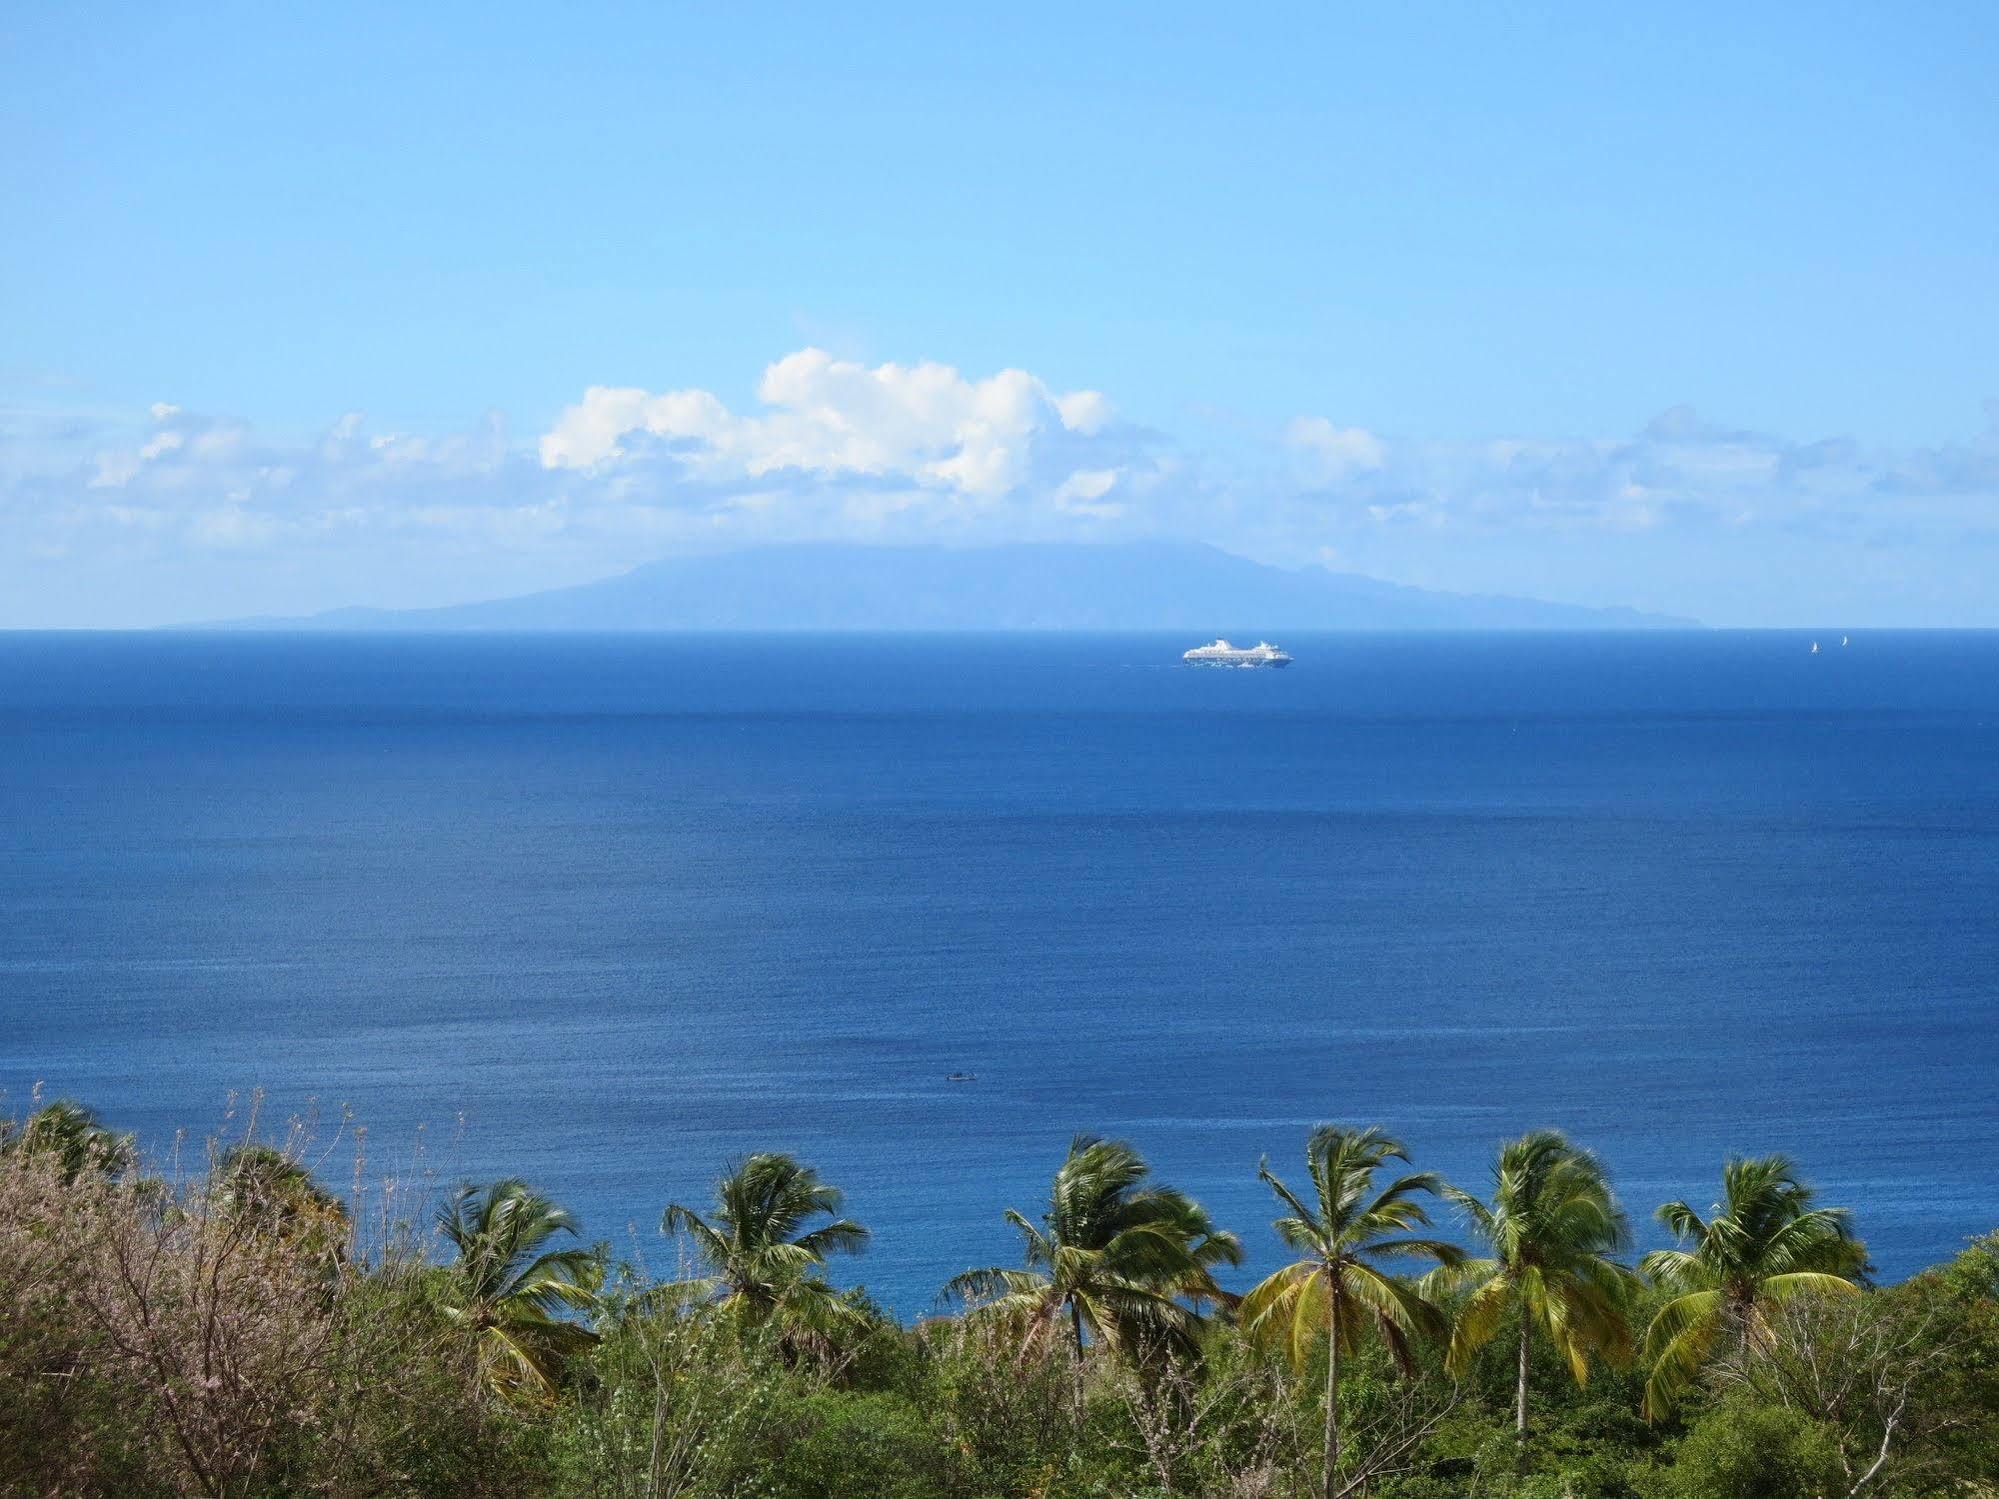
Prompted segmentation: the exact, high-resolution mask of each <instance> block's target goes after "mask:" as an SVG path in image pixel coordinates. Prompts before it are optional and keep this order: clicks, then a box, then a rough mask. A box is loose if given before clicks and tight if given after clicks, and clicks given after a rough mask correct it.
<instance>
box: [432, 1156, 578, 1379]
mask: <svg viewBox="0 0 1999 1499" xmlns="http://www.w3.org/2000/svg"><path fill="white" fill-rule="evenodd" d="M437 1222H438V1227H439V1228H440V1229H441V1230H442V1231H443V1234H444V1238H445V1240H446V1242H447V1243H449V1244H450V1245H451V1246H452V1248H453V1249H454V1250H455V1251H456V1259H455V1261H454V1262H453V1264H452V1266H451V1270H452V1292H453V1294H452V1295H450V1296H449V1297H448V1299H447V1304H446V1306H445V1307H444V1313H445V1315H446V1316H447V1317H449V1318H450V1319H451V1320H452V1321H453V1322H455V1323H457V1324H458V1325H459V1326H460V1327H461V1328H463V1329H464V1330H465V1331H466V1332H467V1333H469V1334H470V1335H471V1338H472V1342H473V1347H474V1349H475V1352H476V1357H477V1360H478V1365H479V1369H480V1372H481V1374H482V1376H483V1377H484V1379H485V1381H486V1384H487V1386H488V1388H490V1389H491V1390H492V1391H493V1392H494V1393H495V1394H497V1395H499V1396H501V1397H502V1398H504V1399H508V1400H517V1401H529V1400H545V1399H549V1398H551V1397H553V1396H554V1395H555V1393H556V1392H557V1390H558V1389H559V1388H560V1387H561V1383H562V1375H563V1372H564V1368H565V1366H566V1364H567V1363H568V1360H569V1359H570V1358H571V1357H572V1356H573V1355H575V1354H577V1353H579V1352H581V1351H582V1350H583V1349H584V1348H587V1347H588V1346H589V1345H590V1344H591V1343H593V1342H595V1341H596V1337H595V1335H594V1334H593V1333H591V1332H590V1330H589V1329H588V1328H586V1327H584V1326H582V1325H581V1324H580V1323H577V1322H573V1321H569V1320H566V1319H565V1317H564V1315H563V1314H564V1313H566V1312H578V1311H588V1310H590V1309H592V1308H593V1307H594V1306H595V1305H596V1299H597V1297H596V1293H597V1288H598V1287H599V1286H600V1285H601V1284H602V1283H603V1276H604V1267H603V1262H602V1261H601V1260H600V1259H599V1258H598V1256H597V1254H596V1253H595V1252H594V1251H593V1250H589V1249H582V1248H564V1249H550V1248H547V1247H546V1246H547V1245H548V1243H549V1241H550V1240H551V1239H553V1238H554V1237H555V1236H556V1235H557V1234H562V1233H566V1234H570V1235H574V1234H575V1233H576V1220H575V1219H574V1218H572V1217H571V1216H570V1215H569V1213H567V1212H566V1211H564V1210H563V1209H562V1208H560V1207H557V1206H556V1205H555V1203H553V1202H551V1201H550V1200H549V1199H548V1198H546V1197H544V1196H542V1195H541V1194H540V1193H539V1192H536V1191H535V1190H534V1189H533V1188H532V1187H530V1186H529V1185H528V1184H527V1183H526V1182H523V1181H520V1180H518V1179H515V1178H508V1179H506V1180H504V1181H497V1182H494V1183H493V1184H492V1185H491V1186H489V1187H486V1188H484V1189H481V1188H479V1187H475V1186H471V1185H467V1186H464V1187H461V1188H459V1190H458V1191H457V1192H456V1193H455V1194H454V1195H453V1197H452V1199H451V1201H450V1202H449V1203H448V1204H447V1205H446V1206H445V1207H444V1208H443V1209H442V1210H441V1211H440V1212H439V1213H438V1215H437Z"/></svg>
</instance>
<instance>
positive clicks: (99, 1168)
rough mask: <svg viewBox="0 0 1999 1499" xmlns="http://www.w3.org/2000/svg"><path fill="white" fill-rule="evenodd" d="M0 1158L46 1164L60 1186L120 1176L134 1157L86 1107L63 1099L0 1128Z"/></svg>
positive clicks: (126, 1141) (124, 1140)
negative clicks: (59, 1177)
mask: <svg viewBox="0 0 1999 1499" xmlns="http://www.w3.org/2000/svg"><path fill="white" fill-rule="evenodd" d="M0 1154H7V1155H23V1156H35V1157H38V1158H40V1159H43V1160H46V1161H49V1162H51V1163H52V1164H53V1165H54V1167H55V1169H56V1170H57V1171H58V1172H60V1173H61V1175H62V1179H63V1180H64V1181H65V1182H74V1181H76V1180H77V1179H78V1178H80V1177H82V1176H84V1175H86V1174H87V1175H92V1176H103V1177H115V1176H120V1175H123V1174H124V1173H125V1172H127V1171H129V1170H131V1169H132V1165H133V1161H134V1158H135V1151H134V1149H133V1145H132V1137H131V1136H130V1135H121V1134H119V1133H117V1132H116V1131H114V1130H108V1129H106V1128H105V1127H104V1126H103V1125H102V1124H100V1123H99V1122H98V1119H97V1116H96V1115H95V1114H93V1113H92V1112H91V1111H90V1110H89V1109H87V1108H85V1107H84V1106H83V1105H82V1104H80V1103H77V1102H76V1101H75V1100H73V1099H68V1098H58V1099H55V1100H54V1101H53V1102H50V1103H45V1104H43V1105H42V1106H41V1107H40V1108H38V1109H36V1110H35V1111H34V1112H33V1113H32V1114H30V1115H28V1117H27V1118H26V1119H24V1120H22V1121H21V1123H20V1124H19V1125H18V1126H14V1125H11V1124H0Z"/></svg>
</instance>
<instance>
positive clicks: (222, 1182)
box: [208, 1141, 350, 1275]
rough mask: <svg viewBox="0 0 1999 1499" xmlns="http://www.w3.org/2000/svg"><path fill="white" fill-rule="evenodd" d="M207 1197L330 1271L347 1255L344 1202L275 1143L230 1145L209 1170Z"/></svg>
mask: <svg viewBox="0 0 1999 1499" xmlns="http://www.w3.org/2000/svg"><path fill="white" fill-rule="evenodd" d="M208 1191H209V1201H210V1203H211V1204H212V1205H213V1206H214V1208H215V1209H216V1210H217V1211H219V1212H220V1213H221V1214H222V1215H223V1216H224V1217H226V1218H228V1219H229V1220H230V1221H232V1222H234V1223H238V1224H241V1225H243V1226H245V1227H247V1228H249V1229H251V1230H253V1231H254V1232H256V1233H257V1234H259V1235H260V1236H262V1237H264V1238H266V1239H268V1240H269V1241H270V1242H272V1243H276V1244H282V1245H284V1246H286V1247H287V1248H289V1249H291V1250H292V1251H294V1252H295V1253H297V1254H298V1255H300V1257H301V1258H303V1259H304V1260H305V1261H306V1262H307V1263H309V1264H312V1265H314V1266H316V1267H317V1268H319V1269H320V1270H321V1271H323V1272H325V1273H327V1274H329V1275H330V1274H331V1273H333V1272H334V1271H336V1270H338V1269H339V1267H340V1266H341V1264H342V1263H344V1262H345V1260H346V1258H347V1241H348V1237H349V1228H350V1225H349V1223H348V1217H347V1208H346V1205H345V1204H344V1203H342V1202H341V1200H340V1199H339V1198H338V1197H335V1196H334V1195H333V1194H332V1193H331V1192H328V1191H327V1190H326V1189H325V1188H324V1187H322V1186H320V1184H319V1183H318V1182H317V1181H315V1180H314V1179H313V1175H312V1172H311V1171H310V1170H309V1169H307V1167H306V1166H305V1165H304V1164H303V1163H302V1162H300V1161H298V1160H296V1159H294V1158H293V1157H292V1156H290V1155H287V1154H286V1153H285V1152H284V1151H282V1150H279V1149H278V1148H277V1147H275V1146H271V1145H261V1144H257V1143H255V1142H251V1141H245V1142H243V1143H241V1144H237V1145H232V1146H230V1147H229V1149H227V1150H226V1151H224V1152H223V1153H222V1154H221V1155H220V1156H219V1157H218V1158H217V1159H216V1162H215V1165H214V1166H213V1167H212V1168H211V1169H210V1171H209V1185H208Z"/></svg>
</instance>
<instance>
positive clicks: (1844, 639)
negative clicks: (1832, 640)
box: [1839, 635, 1846, 645]
mask: <svg viewBox="0 0 1999 1499" xmlns="http://www.w3.org/2000/svg"><path fill="white" fill-rule="evenodd" d="M1839 643H1840V644H1841V645H1845V644H1846V637H1845V636H1844V635H1842V636H1840V637H1839Z"/></svg>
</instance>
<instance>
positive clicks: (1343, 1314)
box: [1239, 1125, 1464, 1493]
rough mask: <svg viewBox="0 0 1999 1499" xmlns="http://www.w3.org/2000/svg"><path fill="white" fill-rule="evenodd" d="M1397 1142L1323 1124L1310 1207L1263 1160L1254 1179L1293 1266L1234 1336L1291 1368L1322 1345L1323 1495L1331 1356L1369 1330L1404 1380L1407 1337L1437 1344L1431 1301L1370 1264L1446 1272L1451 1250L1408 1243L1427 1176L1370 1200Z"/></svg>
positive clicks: (1434, 1184)
mask: <svg viewBox="0 0 1999 1499" xmlns="http://www.w3.org/2000/svg"><path fill="white" fill-rule="evenodd" d="M1408 1159H1409V1156H1408V1152H1406V1151H1405V1150H1404V1149H1403V1148H1402V1145H1401V1142H1400V1141H1398V1140H1394V1139H1391V1138H1390V1137H1389V1136H1387V1135H1385V1134H1383V1133H1381V1131H1379V1130H1376V1129H1364V1130H1342V1129H1336V1128H1334V1127H1333V1126H1331V1125H1323V1126H1321V1127H1320V1128H1319V1129H1317V1130H1314V1131H1313V1132H1312V1137H1311V1139H1310V1140H1308V1141H1307V1142H1306V1144H1305V1161H1306V1165H1307V1166H1308V1167H1309V1168H1310V1170H1311V1173H1312V1188H1313V1202H1312V1203H1311V1205H1309V1206H1308V1205H1307V1204H1305V1203H1303V1202H1301V1201H1299V1200H1298V1198H1297V1196H1296V1195H1295V1194H1294V1193H1293V1192H1292V1191H1291V1189H1290V1188H1289V1187H1287V1186H1285V1185H1284V1183H1283V1182H1281V1181H1280V1180H1278V1179H1277V1177H1275V1176H1273V1175H1272V1174H1271V1171H1270V1163H1269V1162H1268V1161H1265V1162H1264V1163H1263V1165H1262V1166H1261V1167H1260V1168H1259V1169H1258V1172H1257V1174H1258V1175H1259V1176H1261V1177H1262V1178H1263V1180H1264V1181H1265V1182H1267V1183H1268V1184H1269V1186H1270V1190H1271V1191H1273V1192H1275V1193H1276V1194H1277V1196H1278V1200H1279V1201H1281V1202H1282V1203H1283V1204H1284V1205H1285V1206H1286V1207H1288V1208H1290V1209H1291V1211H1290V1213H1288V1214H1287V1215H1286V1216H1284V1217H1282V1218H1279V1219H1278V1220H1277V1222H1276V1223H1275V1224H1274V1225H1272V1226H1273V1227H1274V1228H1275V1229H1276V1230H1277V1237H1278V1238H1280V1239H1282V1240H1283V1241H1284V1242H1285V1244H1286V1245H1288V1246H1289V1247H1290V1248H1292V1249H1295V1250H1298V1251H1300V1252H1301V1253H1302V1254H1303V1256H1304V1257H1303V1258H1302V1259H1300V1260H1297V1261H1296V1262H1294V1263H1292V1264H1289V1265H1286V1266H1285V1267H1284V1268H1283V1269H1282V1270H1279V1271H1278V1272H1277V1273H1276V1274H1275V1275H1273V1276H1271V1277H1270V1278H1269V1279H1268V1280H1266V1281H1264V1282H1263V1283H1262V1284H1261V1285H1259V1286H1258V1287H1257V1288H1256V1289H1255V1290H1253V1291H1251V1292H1250V1293H1249V1295H1248V1296H1246V1297H1244V1298H1243V1301H1242V1305H1241V1307H1240V1309H1239V1311H1240V1320H1241V1324H1242V1327H1243V1330H1244V1331H1245V1332H1247V1333H1248V1334H1249V1335H1250V1336H1251V1337H1252V1338H1261V1339H1264V1340H1266V1341H1268V1340H1281V1341H1282V1345H1283V1347H1284V1350H1285V1352H1286V1353H1287V1354H1288V1355H1289V1357H1290V1360H1291V1366H1292V1368H1294V1369H1301V1368H1303V1367H1304V1366H1305V1364H1306V1362H1307V1361H1308V1359H1309V1358H1310V1357H1311V1355H1312V1354H1313V1352H1314V1351H1315V1350H1316V1349H1318V1348H1319V1347H1321V1346H1323V1347H1324V1350H1325V1361H1326V1420H1325V1435H1324V1438H1323V1441H1322V1446H1323V1447H1324V1455H1323V1457H1322V1460H1321V1463H1320V1472H1319V1486H1320V1487H1321V1488H1322V1489H1324V1490H1325V1491H1326V1492H1328V1493H1330V1492H1332V1489H1333V1480H1334V1476H1335V1474H1336V1473H1337V1472H1338V1470H1339V1464H1340V1357H1341V1355H1342V1354H1347V1355H1351V1354H1353V1353H1356V1352H1358V1351H1359V1348H1360V1342H1361V1337H1362V1335H1363V1334H1364V1333H1365V1332H1367V1331H1368V1330H1369V1329H1372V1330H1374V1331H1375V1332H1377V1333H1378V1334H1379V1335H1380V1337H1381V1340H1382V1342H1383V1344H1384V1345H1386V1347H1387V1348H1388V1349H1389V1351H1390V1352H1391V1353H1392V1354H1393V1355H1394V1357H1395V1363H1396V1366H1397V1367H1398V1368H1399V1369H1401V1370H1403V1371H1404V1372H1405V1373H1406V1372H1407V1371H1408V1369H1409V1368H1410V1365H1411V1358H1410V1348H1411V1345H1412V1344H1413V1343H1414V1341H1415V1340H1416V1339H1417V1338H1420V1337H1431V1338H1438V1337H1441V1336H1442V1335H1443V1334H1444V1332H1445V1330H1446V1328H1447V1327H1448V1325H1449V1324H1448V1322H1447V1321H1446V1319H1445V1317H1444V1314H1443V1312H1441V1311H1440V1310H1439V1309H1438V1308H1437V1305H1436V1303H1435V1302H1432V1301H1430V1300H1428V1299H1427V1298H1426V1297H1425V1296H1424V1295H1423V1294H1422V1292H1421V1291H1419V1290H1418V1289H1417V1288H1416V1287H1414V1286H1412V1285H1410V1284H1409V1283H1408V1282H1407V1281H1404V1280H1401V1279H1399V1278H1398V1277H1396V1276H1394V1275H1391V1274H1388V1273H1386V1272H1385V1271H1383V1270H1381V1269H1379V1268H1377V1267H1376V1266H1375V1265H1373V1264H1371V1263H1370V1261H1371V1260H1373V1259H1376V1258H1380V1257H1384V1256H1395V1255H1401V1256H1427V1257H1429V1258H1431V1259H1434V1260H1438V1261H1440V1262H1442V1263H1443V1264H1444V1265H1446V1266H1455V1265H1458V1264H1459V1263H1461V1262H1462V1260H1463V1258H1464V1256H1463V1254H1462V1253H1461V1252H1460V1251H1459V1250H1458V1249H1457V1247H1456V1246H1455V1245H1451V1244H1445V1243H1443V1242H1441V1241H1439V1240H1435V1239H1421V1238H1412V1237H1410V1236H1409V1230H1410V1229H1412V1228H1417V1227H1420V1226H1422V1225H1423V1224H1426V1223H1428V1222H1429V1221H1430V1218H1429V1214H1428V1213H1427V1212H1426V1211H1425V1210H1424V1207H1423V1205H1422V1203H1421V1202H1420V1201H1418V1200H1417V1197H1418V1194H1419V1193H1426V1192H1427V1193H1435V1192H1437V1191H1439V1190H1440V1189H1441V1188H1442V1186H1443V1183H1442V1181H1441V1180H1440V1179H1439V1178H1438V1177H1437V1176H1435V1175H1434V1174H1432V1173H1430V1172H1417V1173H1411V1174H1408V1175H1405V1176H1401V1177H1398V1178H1396V1180H1394V1181H1392V1182H1390V1183H1389V1184H1388V1185H1387V1186H1386V1187H1384V1188H1382V1189H1381V1190H1380V1191H1379V1192H1377V1191H1376V1190H1375V1188H1374V1178H1375V1174H1376V1173H1377V1172H1378V1171H1380V1170H1381V1168H1382V1167H1383V1165H1385V1164H1386V1163H1387V1162H1388V1161H1390V1160H1398V1161H1407V1160H1408Z"/></svg>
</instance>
